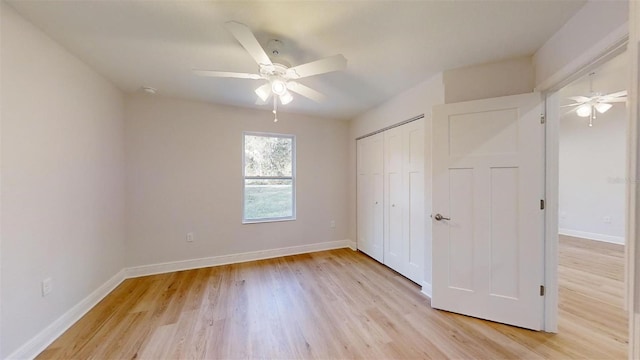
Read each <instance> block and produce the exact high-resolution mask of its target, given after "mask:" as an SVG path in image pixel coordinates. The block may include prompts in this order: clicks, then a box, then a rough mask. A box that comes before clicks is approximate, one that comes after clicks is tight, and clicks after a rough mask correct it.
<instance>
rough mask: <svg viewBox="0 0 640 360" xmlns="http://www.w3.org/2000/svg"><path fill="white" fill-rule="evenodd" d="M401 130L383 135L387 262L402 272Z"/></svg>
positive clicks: (385, 258)
mask: <svg viewBox="0 0 640 360" xmlns="http://www.w3.org/2000/svg"><path fill="white" fill-rule="evenodd" d="M402 140H403V139H402V129H401V127H398V128H395V129H391V130H387V131H385V132H384V153H385V164H384V173H385V204H384V208H385V249H384V250H385V252H384V263H385V264H386V265H387V266H389V267H390V268H392V269H394V270H396V271H397V272H399V273H401V274H402V273H403V271H404V264H405V262H406V259H405V257H406V255H405V249H404V248H405V246H404V244H403V243H402V233H403V209H402V198H403V186H404V184H403V179H402V162H403V159H402V158H403V156H402V155H403V154H402V148H403V141H402Z"/></svg>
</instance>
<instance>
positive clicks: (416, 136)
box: [402, 119, 426, 284]
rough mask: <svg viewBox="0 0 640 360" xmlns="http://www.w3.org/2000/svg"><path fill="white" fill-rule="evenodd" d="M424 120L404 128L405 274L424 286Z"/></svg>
mask: <svg viewBox="0 0 640 360" xmlns="http://www.w3.org/2000/svg"><path fill="white" fill-rule="evenodd" d="M424 137H425V134H424V120H423V119H421V120H417V121H415V122H412V123H410V124H407V125H405V128H404V129H403V139H404V141H403V144H404V148H403V154H404V156H403V159H404V162H403V169H404V172H403V181H404V183H403V191H404V193H403V197H404V204H405V209H406V210H405V214H406V215H405V216H404V218H403V221H404V224H403V229H405V232H404V238H403V241H402V243H403V249H404V251H405V259H406V262H405V272H404V273H403V275H405V276H406V277H408V278H409V279H411V280H413V281H415V282H416V283H418V284H422V281H423V280H424V241H425V216H426V214H425V212H424V211H425V206H424V205H425V204H424Z"/></svg>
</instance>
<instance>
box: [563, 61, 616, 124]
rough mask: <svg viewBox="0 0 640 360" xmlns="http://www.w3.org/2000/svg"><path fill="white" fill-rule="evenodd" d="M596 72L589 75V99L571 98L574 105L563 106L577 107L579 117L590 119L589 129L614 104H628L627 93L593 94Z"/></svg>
mask: <svg viewBox="0 0 640 360" xmlns="http://www.w3.org/2000/svg"><path fill="white" fill-rule="evenodd" d="M595 74H596V73H595V72H592V73H590V74H589V94H590V96H589V97H586V96H570V97H569V99H571V100H573V101H575V103H573V104H568V105H563V106H561V107H574V106H575V107H576V108H575V112H576V115H578V116H579V117H584V118H586V117H588V118H589V127H592V126H593V122H594V121H595V120H596V118H597V114H598V113H600V114H604V113H605V112H607V111H609V109H611V108H612V107H613V103H619V102H626V101H627V91H626V90H622V91H617V92H614V93H610V94H602V93H597V92H593V76H594V75H595Z"/></svg>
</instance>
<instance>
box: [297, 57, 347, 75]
mask: <svg viewBox="0 0 640 360" xmlns="http://www.w3.org/2000/svg"><path fill="white" fill-rule="evenodd" d="M346 67H347V59H345V57H344V56H343V55H342V54H338V55H334V56H330V57H326V58H324V59H320V60H316V61H312V62H310V63H306V64H302V65H298V66H294V67H292V68H290V69H287V76H288V77H289V78H290V79H300V78H304V77H308V76H313V75H318V74H324V73H328V72H332V71H339V70H344V69H345V68H346Z"/></svg>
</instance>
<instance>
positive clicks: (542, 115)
mask: <svg viewBox="0 0 640 360" xmlns="http://www.w3.org/2000/svg"><path fill="white" fill-rule="evenodd" d="M546 118H547V117H546V116H544V114H540V124H544V121H545V120H546Z"/></svg>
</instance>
